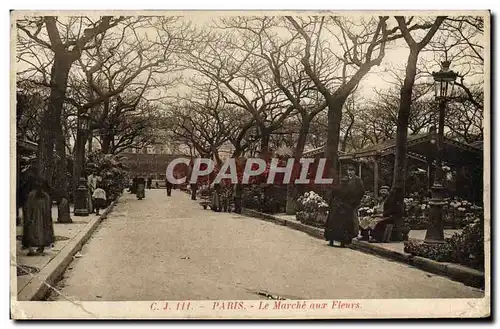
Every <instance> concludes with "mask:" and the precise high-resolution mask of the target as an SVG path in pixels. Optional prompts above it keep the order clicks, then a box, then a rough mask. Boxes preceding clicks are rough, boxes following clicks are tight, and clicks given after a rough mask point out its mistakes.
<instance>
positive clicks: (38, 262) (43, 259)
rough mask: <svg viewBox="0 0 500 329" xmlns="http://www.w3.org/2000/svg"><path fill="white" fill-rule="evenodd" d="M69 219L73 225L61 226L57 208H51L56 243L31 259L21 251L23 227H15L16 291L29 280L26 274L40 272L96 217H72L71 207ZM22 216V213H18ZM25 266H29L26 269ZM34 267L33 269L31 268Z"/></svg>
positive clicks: (25, 252)
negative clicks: (18, 272)
mask: <svg viewBox="0 0 500 329" xmlns="http://www.w3.org/2000/svg"><path fill="white" fill-rule="evenodd" d="M70 210H71V218H72V219H73V223H71V224H62V223H59V222H57V206H53V207H52V219H53V221H54V234H55V236H56V242H55V243H54V247H53V248H46V249H45V251H44V254H45V255H36V256H32V257H28V256H26V254H27V253H28V250H27V249H24V250H23V249H21V248H22V243H21V237H22V235H23V227H22V226H16V250H15V252H16V261H17V265H19V266H20V268H21V269H20V270H19V271H20V274H22V275H18V277H17V291H18V292H19V291H21V290H22V289H23V288H24V287H25V286H26V284H27V283H28V282H29V281H30V280H31V278H32V276H31V275H30V274H28V273H27V272H28V271H29V272H31V271H33V270H34V271H35V272H31V273H36V272H37V271H40V270H42V269H43V268H44V267H45V266H47V264H48V263H49V262H50V261H51V260H52V259H53V258H54V257H55V256H56V255H57V254H58V253H59V251H61V249H62V248H63V247H64V246H65V245H66V244H67V243H68V242H69V241H70V239H71V238H73V237H74V236H76V235H77V234H78V233H80V232H81V231H82V229H84V227H85V226H86V225H87V224H88V223H89V222H90V220H91V219H92V218H94V217H96V215H95V214H92V215H89V216H84V217H79V216H74V215H73V208H72V207H71V209H70ZM20 214H21V215H22V211H20ZM26 266H29V267H28V268H27V267H26ZM31 267H34V268H31Z"/></svg>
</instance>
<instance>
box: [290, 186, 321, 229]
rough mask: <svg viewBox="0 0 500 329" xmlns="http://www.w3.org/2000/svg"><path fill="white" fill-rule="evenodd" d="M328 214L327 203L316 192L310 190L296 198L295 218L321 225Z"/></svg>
mask: <svg viewBox="0 0 500 329" xmlns="http://www.w3.org/2000/svg"><path fill="white" fill-rule="evenodd" d="M327 216H328V203H326V201H325V200H324V199H323V198H322V197H321V196H320V195H318V194H317V193H315V192H313V191H311V192H306V193H304V195H302V196H301V197H299V198H298V199H297V220H299V221H301V222H304V223H307V224H310V225H313V226H319V227H322V226H323V225H324V223H325V222H326V219H327Z"/></svg>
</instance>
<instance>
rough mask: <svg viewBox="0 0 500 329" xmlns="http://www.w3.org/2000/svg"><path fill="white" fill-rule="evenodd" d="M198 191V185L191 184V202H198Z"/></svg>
mask: <svg viewBox="0 0 500 329" xmlns="http://www.w3.org/2000/svg"><path fill="white" fill-rule="evenodd" d="M197 190H198V184H196V183H193V184H191V200H196V191H197Z"/></svg>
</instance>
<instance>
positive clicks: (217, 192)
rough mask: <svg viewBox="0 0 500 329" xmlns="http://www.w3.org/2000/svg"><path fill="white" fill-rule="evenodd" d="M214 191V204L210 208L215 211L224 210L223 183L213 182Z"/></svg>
mask: <svg viewBox="0 0 500 329" xmlns="http://www.w3.org/2000/svg"><path fill="white" fill-rule="evenodd" d="M212 186H213V193H212V205H211V206H210V208H211V209H212V210H213V211H217V212H219V211H221V210H222V204H221V184H220V183H213V184H212Z"/></svg>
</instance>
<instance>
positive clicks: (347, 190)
mask: <svg viewBox="0 0 500 329" xmlns="http://www.w3.org/2000/svg"><path fill="white" fill-rule="evenodd" d="M347 175H348V178H347V180H344V181H343V182H342V184H341V185H340V186H339V187H336V188H334V190H333V191H332V198H331V199H330V209H329V212H328V219H327V222H326V227H325V239H326V240H327V241H330V246H334V245H337V246H340V247H344V246H345V245H348V244H350V243H351V242H352V239H353V238H355V237H357V236H358V234H359V220H358V216H357V210H358V207H359V205H360V203H361V199H362V198H363V195H364V193H365V189H364V186H363V182H362V181H361V179H360V178H359V177H357V176H356V171H355V168H354V166H351V165H350V166H349V167H348V168H347Z"/></svg>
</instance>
